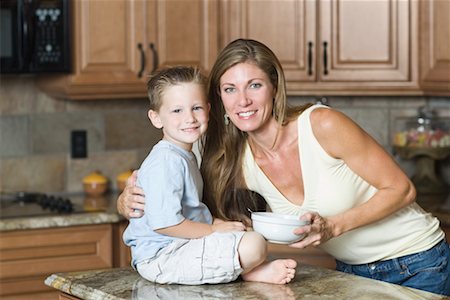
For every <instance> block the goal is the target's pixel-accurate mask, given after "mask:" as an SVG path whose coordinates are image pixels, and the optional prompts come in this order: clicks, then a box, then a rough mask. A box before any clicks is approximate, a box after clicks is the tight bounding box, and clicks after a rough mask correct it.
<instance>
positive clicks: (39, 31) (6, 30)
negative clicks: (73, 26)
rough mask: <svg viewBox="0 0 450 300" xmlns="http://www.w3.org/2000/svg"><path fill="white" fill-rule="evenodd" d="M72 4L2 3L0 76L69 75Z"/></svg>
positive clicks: (44, 0)
mask: <svg viewBox="0 0 450 300" xmlns="http://www.w3.org/2000/svg"><path fill="white" fill-rule="evenodd" d="M69 1H70V0H1V1H0V8H1V15H0V39H1V43H0V59H1V61H0V73H2V74H21V73H55V72H61V73H67V72H70V70H71V54H70V30H69V25H70V7H69V4H70V3H69Z"/></svg>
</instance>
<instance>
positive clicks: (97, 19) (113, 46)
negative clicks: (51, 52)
mask: <svg viewBox="0 0 450 300" xmlns="http://www.w3.org/2000/svg"><path fill="white" fill-rule="evenodd" d="M142 5H143V2H142V1H128V0H115V1H106V0H99V1H83V0H74V1H73V2H72V8H73V15H74V16H73V23H72V24H73V30H72V34H73V39H72V40H73V47H72V51H73V55H72V57H73V71H72V73H71V74H70V75H56V76H52V77H50V78H45V79H44V80H41V81H40V86H41V87H42V88H43V89H44V90H45V91H47V92H48V93H49V94H50V95H52V96H55V97H62V98H72V99H94V98H124V97H130V96H140V97H145V95H146V88H145V80H144V76H139V72H140V71H141V69H143V68H145V66H142V63H143V60H142V59H143V58H142V56H143V55H142V53H143V51H144V50H145V48H142V50H141V49H139V47H138V46H139V45H143V43H144V29H143V24H144V17H145V16H144V15H143V14H142V13H139V12H140V11H142ZM139 28H141V30H139Z"/></svg>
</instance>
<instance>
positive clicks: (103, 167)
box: [0, 76, 450, 192]
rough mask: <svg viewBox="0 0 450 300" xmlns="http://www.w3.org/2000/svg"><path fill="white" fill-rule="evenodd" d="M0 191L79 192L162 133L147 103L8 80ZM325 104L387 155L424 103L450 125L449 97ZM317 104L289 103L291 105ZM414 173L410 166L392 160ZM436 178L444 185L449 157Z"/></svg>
mask: <svg viewBox="0 0 450 300" xmlns="http://www.w3.org/2000/svg"><path fill="white" fill-rule="evenodd" d="M0 96H1V98H0V191H3V192H8V191H18V190H23V191H40V192H61V191H71V192H76V191H81V190H82V184H81V180H82V178H83V177H84V176H86V175H88V174H89V173H90V172H92V171H94V170H100V171H101V172H102V173H103V174H104V175H105V176H107V177H108V178H110V179H111V186H110V188H111V189H116V183H115V178H116V176H117V175H118V174H119V173H121V172H123V171H125V170H127V169H130V168H137V167H138V166H139V165H140V163H141V161H142V160H143V158H144V157H145V156H146V155H147V153H148V151H149V150H150V149H151V147H152V146H153V145H154V144H155V143H156V142H157V141H158V140H159V139H160V132H159V131H158V130H156V129H154V128H153V127H152V126H151V124H150V122H149V121H148V119H147V109H148V103H147V99H133V100H126V99H124V100H95V101H88V100H82V101H69V100H57V99H52V98H50V97H48V96H47V95H46V94H44V93H42V92H41V91H39V89H38V88H37V87H36V86H35V84H34V78H33V77H32V76H11V77H5V78H1V82H0ZM327 98H328V100H329V104H330V105H331V106H333V107H334V108H336V109H339V110H341V111H343V112H344V113H346V114H347V115H349V116H350V117H351V118H353V119H354V120H355V121H356V122H357V123H358V124H359V125H360V126H361V127H363V128H364V129H365V130H366V131H368V132H369V133H370V134H371V135H372V136H373V137H375V139H376V140H377V141H378V142H379V143H380V144H382V145H383V146H384V147H385V148H386V149H387V150H388V151H389V152H391V153H392V149H391V142H390V141H391V136H392V132H393V131H394V130H395V126H396V122H395V121H396V120H397V119H398V118H403V117H414V116H416V114H417V108H418V107H420V106H423V105H425V104H427V103H428V105H430V106H431V107H432V108H434V109H435V110H436V111H437V113H438V115H439V116H441V117H444V118H448V119H450V98H448V97H410V96H407V97H355V96H353V97H327ZM315 100H316V98H315V97H290V99H289V101H290V102H291V103H293V104H302V103H305V102H308V101H315ZM72 130H86V131H87V136H88V157H87V158H85V159H73V158H71V155H70V132H71V131H72ZM395 158H396V160H397V161H398V162H399V163H400V165H401V166H402V168H403V169H404V170H405V171H406V172H407V173H408V174H409V175H412V174H413V173H414V162H412V161H405V160H401V159H400V158H399V157H397V156H395ZM438 172H440V174H441V176H442V177H443V178H444V180H445V181H446V182H447V183H448V184H450V158H447V159H446V160H444V161H441V162H440V163H439V165H438Z"/></svg>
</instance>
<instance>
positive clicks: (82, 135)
mask: <svg viewBox="0 0 450 300" xmlns="http://www.w3.org/2000/svg"><path fill="white" fill-rule="evenodd" d="M70 149H71V156H72V158H86V157H87V132H86V130H73V131H72V132H71V147H70Z"/></svg>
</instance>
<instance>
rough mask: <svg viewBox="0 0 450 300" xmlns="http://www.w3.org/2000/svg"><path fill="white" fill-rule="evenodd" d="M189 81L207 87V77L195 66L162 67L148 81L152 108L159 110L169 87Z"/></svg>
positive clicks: (148, 92)
mask: <svg viewBox="0 0 450 300" xmlns="http://www.w3.org/2000/svg"><path fill="white" fill-rule="evenodd" d="M189 82H192V83H196V84H199V85H202V86H203V87H204V88H206V77H205V76H204V75H203V74H202V73H201V72H200V70H199V69H198V68H195V67H189V66H175V67H168V68H164V69H160V70H159V71H157V72H156V73H154V74H153V75H151V77H150V79H149V80H148V82H147V94H148V99H149V100H150V109H151V110H154V111H159V109H160V108H161V105H162V96H163V94H164V92H165V91H166V89H167V88H168V87H170V86H174V85H178V84H180V83H189ZM205 91H206V90H205ZM205 93H206V92H205Z"/></svg>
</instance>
